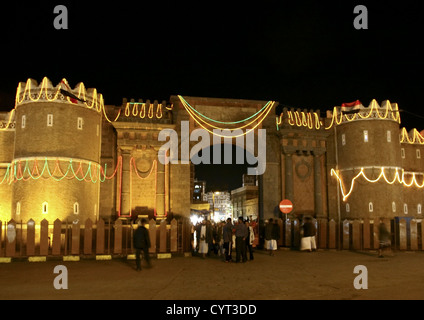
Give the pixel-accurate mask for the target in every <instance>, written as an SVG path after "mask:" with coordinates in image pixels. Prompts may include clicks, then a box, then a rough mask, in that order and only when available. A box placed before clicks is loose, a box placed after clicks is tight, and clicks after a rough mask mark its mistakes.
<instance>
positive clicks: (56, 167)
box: [12, 78, 103, 222]
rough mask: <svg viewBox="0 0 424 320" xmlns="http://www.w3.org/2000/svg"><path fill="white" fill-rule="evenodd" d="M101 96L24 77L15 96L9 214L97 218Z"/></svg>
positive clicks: (24, 217) (80, 86)
mask: <svg viewBox="0 0 424 320" xmlns="http://www.w3.org/2000/svg"><path fill="white" fill-rule="evenodd" d="M102 106H103V100H102V96H101V95H99V94H98V93H97V91H96V90H95V89H89V90H86V89H85V88H84V85H83V84H82V83H80V84H78V85H77V86H76V87H75V88H74V89H71V88H70V87H69V85H68V84H67V82H66V80H65V79H64V80H62V81H61V82H60V83H59V84H58V85H57V86H56V87H53V86H52V84H51V82H50V81H49V80H48V79H47V78H44V79H43V81H42V83H41V84H37V83H36V82H35V81H34V80H32V79H29V80H28V81H27V82H26V83H20V84H19V86H18V89H17V94H16V107H15V110H16V114H15V119H16V129H15V130H16V131H15V132H16V134H15V148H14V159H13V162H12V169H13V176H12V178H13V183H12V185H13V192H12V218H14V219H16V220H18V221H19V220H22V221H27V220H29V219H33V220H35V221H36V222H39V221H41V220H43V219H47V220H48V221H49V222H53V221H54V220H55V219H57V218H59V219H61V220H65V219H68V220H69V221H74V220H76V219H78V220H82V221H85V219H87V218H91V219H92V220H94V219H95V218H96V217H98V207H99V205H98V203H99V186H100V179H99V162H100V147H101V111H102Z"/></svg>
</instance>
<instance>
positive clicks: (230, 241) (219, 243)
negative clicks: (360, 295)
mask: <svg viewBox="0 0 424 320" xmlns="http://www.w3.org/2000/svg"><path fill="white" fill-rule="evenodd" d="M146 223H147V220H146V219H141V220H140V221H139V222H138V228H137V229H136V230H135V232H134V235H133V242H134V248H135V256H136V267H137V270H138V271H139V270H141V254H143V256H144V258H145V260H146V263H147V265H148V266H149V267H150V266H151V264H150V257H149V248H150V237H149V231H148V230H147V229H146V227H145V224H146ZM255 225H256V222H255V221H251V222H249V221H248V220H243V218H242V217H239V218H238V220H237V222H236V223H235V224H233V223H232V219H231V218H228V219H227V220H226V221H225V222H224V221H221V222H219V223H218V224H212V222H211V221H209V220H203V221H202V222H201V223H200V224H198V225H196V226H194V230H193V231H196V240H197V245H196V248H195V249H196V250H197V252H198V253H199V254H200V255H201V256H202V257H203V258H205V257H206V255H210V254H211V253H212V252H213V253H214V254H215V255H218V256H222V259H223V261H225V262H231V261H232V260H233V259H232V251H233V249H234V247H235V250H236V262H246V261H247V252H249V260H253V242H254V240H255V232H254V227H255ZM316 233H317V229H316V226H315V224H314V223H313V220H312V218H311V217H305V218H304V220H303V224H302V238H301V243H300V250H301V251H309V252H311V251H314V250H316V249H317V246H316V240H315V235H316ZM279 238H280V226H279V225H278V222H277V220H274V219H273V218H270V219H269V220H268V222H267V224H266V226H265V248H266V249H267V250H268V251H269V254H270V255H271V256H273V255H275V251H276V250H277V249H278V244H277V241H278V239H279ZM379 240H380V247H379V251H378V256H379V257H383V254H382V251H383V250H384V249H385V248H390V232H389V231H388V230H387V228H386V226H385V224H384V223H383V221H380V225H379Z"/></svg>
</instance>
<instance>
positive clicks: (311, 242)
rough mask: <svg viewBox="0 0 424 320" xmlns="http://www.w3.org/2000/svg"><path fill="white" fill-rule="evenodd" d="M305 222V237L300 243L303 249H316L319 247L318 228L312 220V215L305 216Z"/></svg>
mask: <svg viewBox="0 0 424 320" xmlns="http://www.w3.org/2000/svg"><path fill="white" fill-rule="evenodd" d="M304 221H305V222H304V223H303V227H302V228H303V237H302V240H301V243H300V250H301V251H304V250H306V251H309V252H311V251H315V250H316V249H317V245H316V241H315V235H316V233H317V229H316V228H315V225H314V223H313V221H312V218H311V217H305V219H304Z"/></svg>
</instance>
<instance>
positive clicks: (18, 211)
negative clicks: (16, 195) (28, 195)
mask: <svg viewBox="0 0 424 320" xmlns="http://www.w3.org/2000/svg"><path fill="white" fill-rule="evenodd" d="M16 214H17V215H20V214H21V203H20V202H19V201H18V202H16Z"/></svg>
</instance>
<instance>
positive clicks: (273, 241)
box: [265, 218, 280, 256]
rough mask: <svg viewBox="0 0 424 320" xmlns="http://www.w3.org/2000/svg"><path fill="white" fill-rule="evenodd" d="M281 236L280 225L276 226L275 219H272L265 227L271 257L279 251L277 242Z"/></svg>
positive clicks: (267, 246)
mask: <svg viewBox="0 0 424 320" xmlns="http://www.w3.org/2000/svg"><path fill="white" fill-rule="evenodd" d="M279 234H280V228H279V226H278V224H275V223H274V219H273V218H270V219H269V220H268V224H267V225H266V227H265V240H266V248H267V250H268V251H269V255H270V256H273V255H275V251H276V250H277V240H278V239H279V237H280V236H279Z"/></svg>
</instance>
